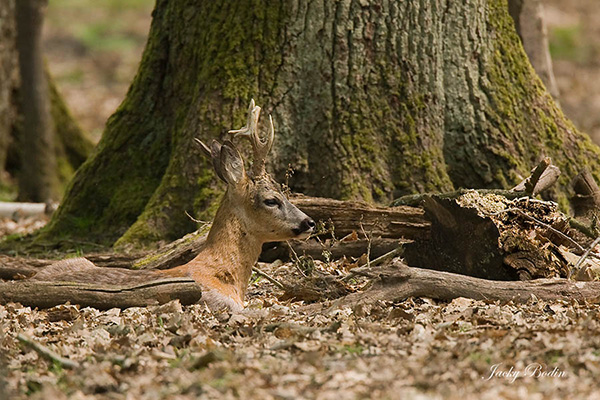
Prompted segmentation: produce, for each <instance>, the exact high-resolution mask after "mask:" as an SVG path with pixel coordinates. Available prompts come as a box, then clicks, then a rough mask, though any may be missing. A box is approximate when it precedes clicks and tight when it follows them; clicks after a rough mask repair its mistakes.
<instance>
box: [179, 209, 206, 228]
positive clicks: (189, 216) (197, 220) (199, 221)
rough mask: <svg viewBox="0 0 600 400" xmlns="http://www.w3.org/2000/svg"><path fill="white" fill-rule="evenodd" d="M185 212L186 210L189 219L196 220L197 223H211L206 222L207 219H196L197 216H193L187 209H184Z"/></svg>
mask: <svg viewBox="0 0 600 400" xmlns="http://www.w3.org/2000/svg"><path fill="white" fill-rule="evenodd" d="M184 212H185V215H187V217H188V218H189V219H191V220H192V221H194V222H195V223H197V224H202V225H206V224H208V223H209V222H206V221H202V220H201V219H196V218H194V217H192V216H191V215H190V213H189V212H187V210H184Z"/></svg>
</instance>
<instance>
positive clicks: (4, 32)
mask: <svg viewBox="0 0 600 400" xmlns="http://www.w3.org/2000/svg"><path fill="white" fill-rule="evenodd" d="M17 75H18V62H17V48H16V28H15V3H14V1H13V0H8V1H2V2H0V171H3V170H4V166H5V165H6V159H7V155H8V146H9V144H10V141H11V135H12V127H13V123H14V121H15V117H16V112H15V103H14V96H13V94H14V91H15V89H16V87H17V81H18V79H17ZM4 180H5V177H4V176H1V177H0V181H4Z"/></svg>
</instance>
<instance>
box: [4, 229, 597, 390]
mask: <svg viewBox="0 0 600 400" xmlns="http://www.w3.org/2000/svg"><path fill="white" fill-rule="evenodd" d="M43 223H44V221H43V220H35V219H24V220H21V221H20V222H19V223H15V222H14V221H11V220H4V221H1V222H0V231H2V232H3V233H5V234H7V233H8V234H10V233H14V232H21V233H26V232H28V231H30V230H32V229H34V228H36V227H39V225H40V224H43ZM348 266H349V263H348V262H346V263H333V264H326V263H321V262H315V264H314V270H313V271H312V274H313V275H314V274H316V275H331V274H334V275H335V274H340V273H342V272H341V271H343V270H344V268H348ZM261 268H262V269H263V270H264V271H266V272H267V273H268V274H269V275H270V276H272V277H273V278H275V279H277V280H279V281H281V282H287V283H289V284H292V283H298V282H301V281H302V279H303V277H302V275H301V274H302V273H304V274H310V273H311V271H309V270H306V269H304V270H302V268H303V267H302V266H301V265H295V264H294V263H285V264H281V263H273V264H263V265H261ZM301 270H302V272H300V271H301ZM361 284H362V283H361V282H356V283H355V285H354V286H355V287H357V288H358V287H360V285H361ZM281 294H282V292H281V290H280V289H278V288H277V287H276V286H274V285H273V284H272V283H270V282H269V281H267V280H266V279H264V278H260V277H257V276H253V278H252V281H251V285H250V287H249V294H248V296H247V309H246V310H245V311H244V312H242V313H239V314H233V315H232V314H229V313H224V312H222V313H216V312H215V313H213V312H210V311H208V310H207V309H206V308H205V307H203V306H200V305H192V306H181V305H180V304H179V302H178V301H174V302H171V303H167V304H164V305H161V306H150V307H143V308H128V309H125V310H119V309H111V310H107V311H99V310H97V309H94V308H80V307H78V306H74V305H62V306H57V307H55V308H52V309H49V310H38V309H31V308H29V307H23V306H21V305H19V304H12V303H11V304H7V305H0V349H1V352H0V399H4V398H7V399H19V398H32V399H58V400H60V399H66V398H69V399H159V398H165V399H196V398H203V399H204V398H205V399H228V398H232V399H233V398H242V399H248V398H252V399H300V398H307V399H335V400H340V399H355V398H372V399H400V398H402V399H438V398H440V399H441V398H448V399H497V398H505V399H551V398H556V399H559V398H560V399H564V398H578V399H585V398H587V399H600V393H599V392H598V390H597V388H598V382H597V377H598V374H600V350H598V349H600V308H599V307H598V306H597V305H589V304H578V303H576V302H570V301H568V300H566V301H557V302H545V301H538V300H531V301H530V302H529V303H527V304H524V305H519V304H513V303H512V302H511V303H506V304H501V303H498V302H483V301H474V300H470V299H466V298H458V299H455V300H453V301H451V302H443V301H434V300H431V299H428V298H409V299H407V300H404V301H401V302H395V303H392V302H377V303H375V304H371V305H365V304H354V305H352V306H346V307H342V308H329V304H330V303H328V302H327V301H323V302H322V303H321V304H319V305H318V306H317V308H318V311H317V312H315V310H314V309H312V310H310V311H308V310H307V309H306V307H305V306H304V303H303V302H298V301H296V302H291V301H283V300H281ZM19 334H21V335H25V340H30V341H32V342H34V343H37V344H39V345H42V346H43V347H45V348H47V349H50V350H52V351H53V352H55V353H56V354H57V355H59V356H60V357H63V358H67V359H68V360H70V361H72V362H74V363H75V364H74V365H71V363H69V362H68V361H60V360H56V359H55V360H51V359H48V358H47V357H44V356H43V355H42V354H41V353H40V352H39V351H36V350H34V349H33V348H32V346H31V345H30V344H27V343H24V342H23V341H20V340H19V339H18V338H17V336H18V335H19Z"/></svg>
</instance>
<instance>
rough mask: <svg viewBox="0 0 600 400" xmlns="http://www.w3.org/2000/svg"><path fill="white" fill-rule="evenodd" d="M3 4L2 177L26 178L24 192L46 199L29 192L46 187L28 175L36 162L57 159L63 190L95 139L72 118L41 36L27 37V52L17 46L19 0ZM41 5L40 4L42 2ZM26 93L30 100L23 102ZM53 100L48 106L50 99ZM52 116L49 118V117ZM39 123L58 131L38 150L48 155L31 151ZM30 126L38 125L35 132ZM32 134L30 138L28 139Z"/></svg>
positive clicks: (0, 82) (0, 50)
mask: <svg viewBox="0 0 600 400" xmlns="http://www.w3.org/2000/svg"><path fill="white" fill-rule="evenodd" d="M0 3H1V4H0V181H2V183H3V184H7V180H8V179H7V178H8V176H15V177H22V178H23V180H24V181H23V182H22V186H26V187H25V188H24V190H23V192H22V193H21V194H20V197H21V198H28V197H30V198H31V199H32V200H33V199H39V200H44V199H45V198H47V197H48V195H45V194H39V193H38V195H36V196H30V195H27V193H29V192H32V191H33V192H37V191H38V188H39V187H41V186H39V185H37V184H36V185H34V181H32V180H30V179H28V178H27V177H28V176H29V175H31V174H32V173H33V174H35V175H37V173H38V172H39V171H37V170H36V171H32V169H33V167H34V166H35V165H36V164H39V163H42V164H43V163H44V157H50V158H54V159H55V162H54V164H55V165H54V167H52V168H53V171H49V170H48V171H46V172H47V173H48V174H49V175H52V178H50V179H51V180H56V177H57V176H58V180H59V194H60V193H61V192H62V189H63V188H64V187H65V186H66V184H67V182H68V181H69V180H70V179H71V178H72V176H73V174H74V171H75V169H76V168H77V167H79V165H81V164H82V163H83V162H84V161H85V159H86V158H87V156H88V155H89V154H90V153H91V151H92V149H93V143H92V142H91V141H90V140H89V139H88V138H87V137H86V135H84V134H83V132H82V131H81V129H80V128H79V126H78V125H77V123H76V122H75V121H74V120H73V117H72V116H71V114H70V113H69V110H68V109H67V107H66V106H65V104H64V101H63V99H62V97H61V96H60V93H59V92H58V90H57V88H56V86H55V85H54V82H53V80H52V78H51V77H50V76H49V74H48V72H47V71H46V69H45V68H44V64H43V61H42V59H41V53H40V52H39V51H40V48H39V37H36V38H32V37H31V36H30V37H29V39H35V40H34V42H33V43H32V45H31V46H30V45H29V44H28V43H27V41H25V42H24V43H21V47H22V48H23V49H24V50H25V54H20V52H19V51H18V50H17V26H16V18H17V17H16V10H17V7H16V2H15V1H14V0H7V1H2V2H0ZM18 4H19V7H20V8H23V7H26V6H27V4H28V2H21V1H19V2H18ZM36 5H37V6H40V3H36ZM38 11H39V10H38ZM29 17H35V16H32V15H30V16H29ZM38 17H40V16H39V15H38ZM36 18H37V17H36ZM25 19H27V17H25ZM23 22H26V24H25V28H26V30H27V29H30V30H31V29H34V30H35V29H37V30H36V32H31V33H32V34H34V35H38V34H39V31H38V30H39V29H40V27H37V28H35V26H34V25H35V24H34V25H32V24H29V22H30V21H23ZM38 22H39V21H38ZM19 55H20V56H22V57H23V58H24V60H23V64H24V65H25V66H26V68H25V69H26V74H28V76H29V75H32V78H27V79H24V80H23V81H24V82H26V84H25V85H21V81H22V80H21V77H20V76H19V75H20V74H19V72H20V71H19V62H18V61H19ZM38 85H39V87H38ZM42 92H47V93H46V94H43V93H42ZM23 96H25V97H27V99H28V100H27V101H21V100H22V99H23ZM32 96H33V97H32ZM44 98H45V100H44ZM48 101H49V105H48V104H45V102H48ZM48 111H49V114H47V112H48ZM48 115H49V118H50V119H49V120H47V121H46V119H47V118H48ZM36 121H37V122H36ZM44 121H46V122H47V124H46V122H44ZM40 122H43V124H46V128H49V130H50V131H53V132H54V135H53V138H52V142H51V143H50V144H49V145H48V144H47V145H46V146H45V147H42V148H41V149H39V150H40V151H42V153H44V154H43V155H44V157H38V156H37V155H35V154H34V153H33V152H32V150H35V149H33V148H34V147H35V148H37V147H38V146H39V144H41V143H42V142H41V141H40V138H39V136H38V133H39V132H43V130H38V129H37V128H35V126H37V125H39V123H40ZM31 128H35V129H34V130H33V131H32V130H31ZM28 132H29V133H28ZM46 133H47V132H46ZM27 135H29V136H30V138H26V136H27ZM30 139H31V140H33V142H31V141H30ZM32 143H33V144H32ZM48 149H53V150H54V152H53V154H46V152H47V150H48ZM22 167H23V168H22ZM28 168H29V170H28ZM50 197H51V196H50Z"/></svg>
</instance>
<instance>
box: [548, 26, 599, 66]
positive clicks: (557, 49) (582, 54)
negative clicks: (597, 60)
mask: <svg viewBox="0 0 600 400" xmlns="http://www.w3.org/2000/svg"><path fill="white" fill-rule="evenodd" d="M549 42H550V54H551V55H552V57H553V58H556V59H563V60H569V61H575V62H578V63H584V62H586V61H587V60H588V58H589V56H590V51H589V47H588V45H586V43H585V40H584V36H583V31H582V28H581V25H579V24H576V25H571V26H561V27H555V28H552V29H551V30H550V34H549Z"/></svg>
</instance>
